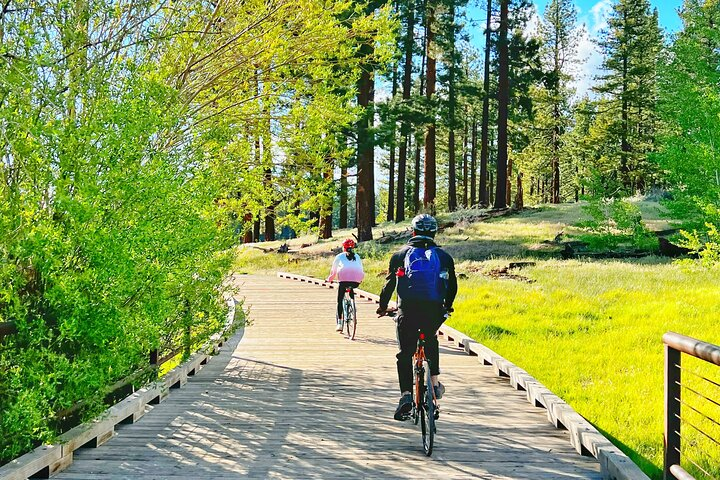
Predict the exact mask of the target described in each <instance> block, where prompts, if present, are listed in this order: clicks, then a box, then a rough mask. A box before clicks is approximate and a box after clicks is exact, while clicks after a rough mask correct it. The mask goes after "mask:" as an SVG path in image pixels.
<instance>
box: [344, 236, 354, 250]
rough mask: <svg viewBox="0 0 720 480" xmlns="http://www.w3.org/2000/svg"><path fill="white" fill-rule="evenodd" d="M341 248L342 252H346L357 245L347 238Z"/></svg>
mask: <svg viewBox="0 0 720 480" xmlns="http://www.w3.org/2000/svg"><path fill="white" fill-rule="evenodd" d="M342 246H343V250H345V251H346V252H347V251H348V250H350V249H351V248H355V247H357V243H355V240H353V239H352V238H348V239H347V240H345V241H344V242H343V244H342Z"/></svg>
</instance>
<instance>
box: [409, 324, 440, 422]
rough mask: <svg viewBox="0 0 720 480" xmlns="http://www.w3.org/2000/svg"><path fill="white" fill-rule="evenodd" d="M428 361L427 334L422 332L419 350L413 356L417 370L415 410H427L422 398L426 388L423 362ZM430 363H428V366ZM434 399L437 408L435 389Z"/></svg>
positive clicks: (419, 339) (433, 392)
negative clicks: (426, 353)
mask: <svg viewBox="0 0 720 480" xmlns="http://www.w3.org/2000/svg"><path fill="white" fill-rule="evenodd" d="M426 361H427V357H426V356H425V334H424V333H422V332H420V334H419V336H418V343H417V349H416V350H415V353H414V354H413V365H414V370H415V395H414V397H415V398H414V400H415V402H414V403H415V408H416V409H420V408H425V407H424V406H423V402H422V397H423V393H424V391H423V388H424V387H425V383H424V377H425V367H424V366H423V362H426ZM429 364H430V363H429V362H428V365H429ZM432 397H433V403H434V404H435V405H436V407H437V398H435V389H432Z"/></svg>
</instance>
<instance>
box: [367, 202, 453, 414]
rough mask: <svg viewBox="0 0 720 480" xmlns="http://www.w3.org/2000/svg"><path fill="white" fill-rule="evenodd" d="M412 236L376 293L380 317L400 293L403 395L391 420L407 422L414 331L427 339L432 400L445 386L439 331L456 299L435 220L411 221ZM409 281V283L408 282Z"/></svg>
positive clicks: (449, 260)
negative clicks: (393, 298) (436, 238)
mask: <svg viewBox="0 0 720 480" xmlns="http://www.w3.org/2000/svg"><path fill="white" fill-rule="evenodd" d="M412 226H413V236H412V238H411V239H410V240H408V243H407V245H405V246H404V247H403V248H401V249H400V250H399V251H398V252H397V253H395V254H394V255H393V256H392V258H391V259H390V268H389V270H388V276H387V278H386V282H385V286H384V287H383V289H382V293H381V294H380V307H379V308H378V310H377V313H378V315H384V314H385V313H386V312H387V307H388V302H389V301H390V298H391V297H392V294H393V292H394V291H395V288H396V287H397V289H398V316H397V318H396V321H397V339H398V346H399V348H400V351H399V352H398V354H397V371H398V380H399V382H400V391H401V392H402V394H401V397H400V402H399V403H398V406H397V409H396V410H395V420H403V419H404V418H407V413H409V412H410V410H411V409H412V394H411V393H410V392H411V390H412V385H413V378H412V356H413V353H414V352H415V346H416V344H417V340H418V330H421V331H422V332H423V333H424V334H425V338H426V342H425V353H426V355H427V357H428V360H429V362H430V374H431V375H432V382H433V385H434V386H435V396H436V398H441V397H442V395H443V393H444V392H445V387H444V386H443V385H442V384H441V383H440V381H439V380H438V376H439V375H440V366H439V361H440V353H439V350H438V348H439V347H438V341H437V335H436V334H437V329H438V328H439V327H440V325H442V323H443V322H444V321H445V319H446V318H447V314H448V313H450V312H452V311H453V301H454V300H455V295H456V294H457V278H456V276H455V262H454V261H453V258H452V257H451V256H450V255H449V254H448V253H447V252H445V251H444V250H442V249H441V248H440V247H438V246H437V245H436V244H435V240H434V237H435V234H436V233H437V229H438V226H437V221H436V220H435V219H434V218H433V217H431V216H430V215H426V214H422V215H418V216H417V217H415V218H414V219H413V221H412ZM411 277H412V278H411Z"/></svg>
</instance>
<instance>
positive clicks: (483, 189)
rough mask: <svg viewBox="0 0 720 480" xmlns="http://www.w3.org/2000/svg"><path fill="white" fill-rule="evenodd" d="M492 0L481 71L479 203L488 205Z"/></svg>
mask: <svg viewBox="0 0 720 480" xmlns="http://www.w3.org/2000/svg"><path fill="white" fill-rule="evenodd" d="M491 18H492V0H487V19H486V20H485V65H484V68H483V70H484V72H483V94H484V95H483V106H482V132H481V134H480V205H482V206H483V207H487V206H488V205H490V198H489V195H488V190H489V189H488V152H489V148H490V146H489V136H490V135H489V133H490V40H491V38H490V37H491V35H492V30H491V29H490V20H491Z"/></svg>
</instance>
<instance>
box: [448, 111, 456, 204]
mask: <svg viewBox="0 0 720 480" xmlns="http://www.w3.org/2000/svg"><path fill="white" fill-rule="evenodd" d="M451 121H452V120H451ZM456 181H457V172H456V171H455V130H454V129H453V128H452V127H451V128H450V132H449V133H448V210H449V211H451V212H454V211H455V210H457V191H456V187H455V184H456Z"/></svg>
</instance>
